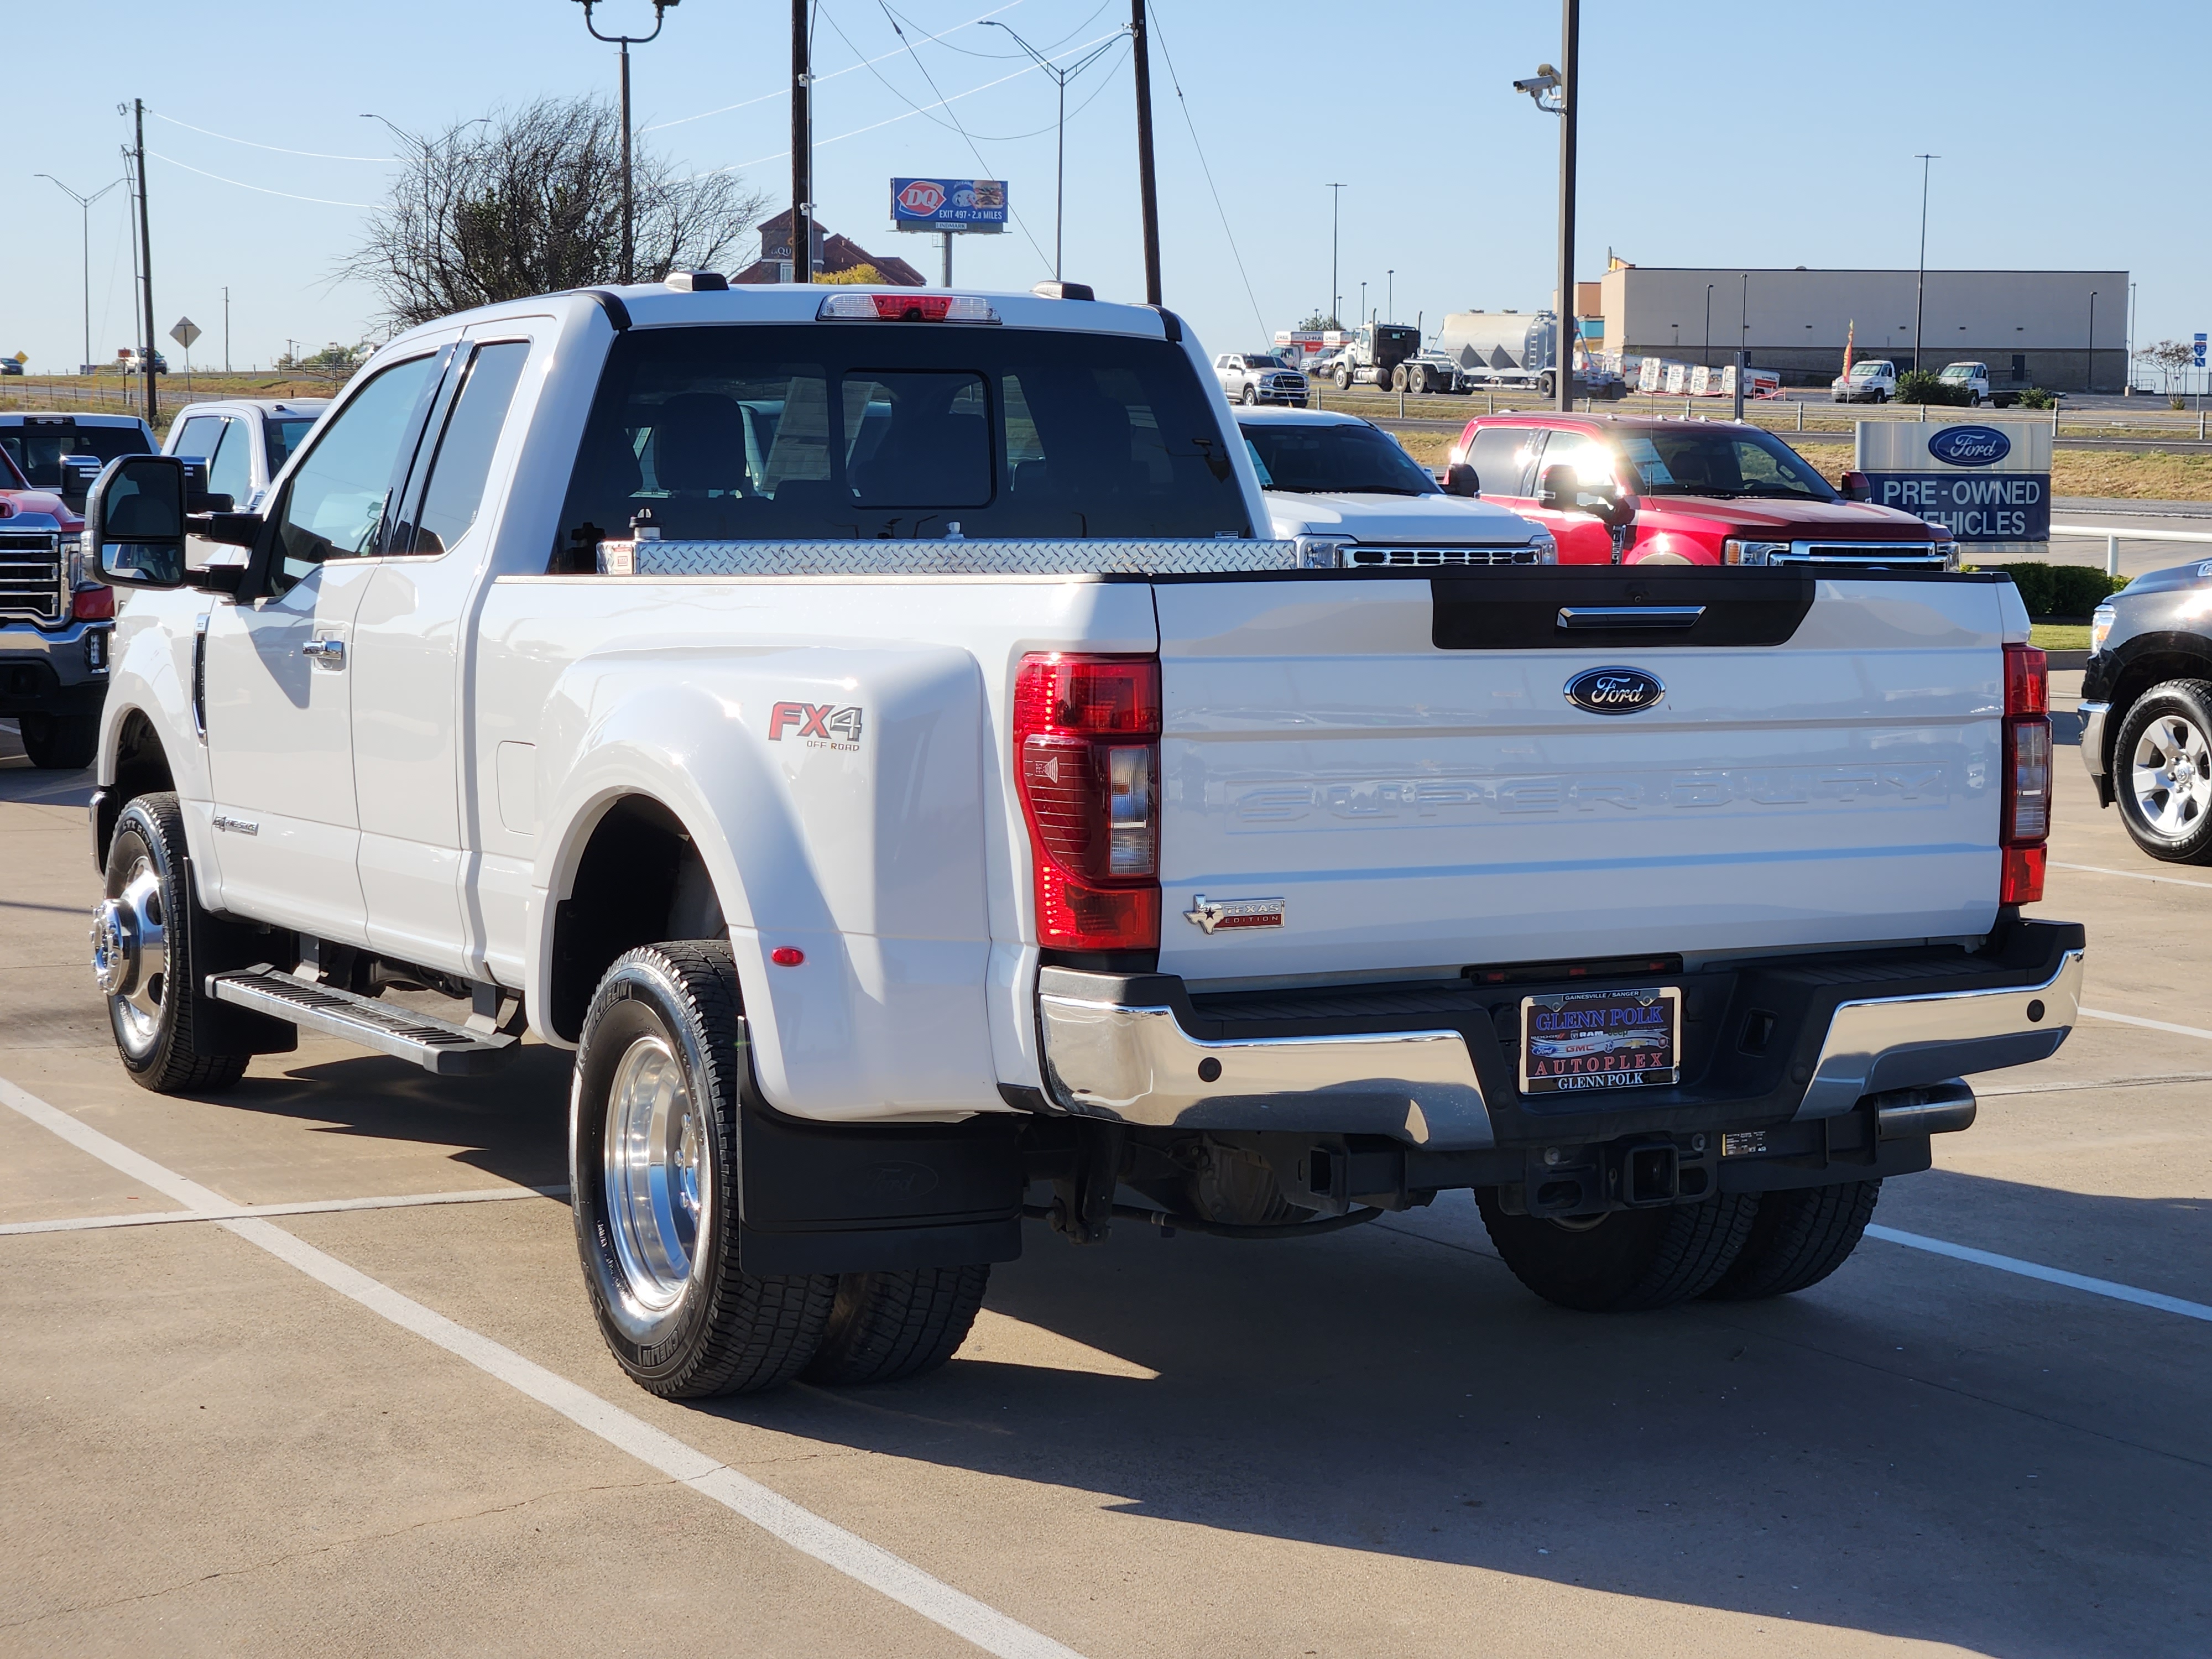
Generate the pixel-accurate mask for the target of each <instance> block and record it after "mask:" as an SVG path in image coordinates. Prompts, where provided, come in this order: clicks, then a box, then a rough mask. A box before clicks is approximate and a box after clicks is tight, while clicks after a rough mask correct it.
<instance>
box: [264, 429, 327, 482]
mask: <svg viewBox="0 0 2212 1659" xmlns="http://www.w3.org/2000/svg"><path fill="white" fill-rule="evenodd" d="M317 418H318V417H317V416H313V415H271V416H270V417H269V418H268V420H266V421H265V422H263V430H264V431H265V432H266V433H267V434H268V435H269V476H270V477H272V478H273V477H276V475H277V474H278V473H279V472H281V471H283V470H284V462H285V460H286V459H287V458H289V456H290V455H291V453H292V452H293V451H294V450H295V449H297V448H298V447H300V440H301V439H302V438H304V437H306V436H307V435H308V434H309V433H310V432H312V431H313V430H314V429H315V422H316V420H317Z"/></svg>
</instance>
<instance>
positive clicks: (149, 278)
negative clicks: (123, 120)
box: [131, 98, 161, 431]
mask: <svg viewBox="0 0 2212 1659" xmlns="http://www.w3.org/2000/svg"><path fill="white" fill-rule="evenodd" d="M131 116H132V120H133V122H134V123H135V126H136V136H135V141H134V143H133V146H132V148H133V149H135V150H136V152H137V158H138V269H139V270H141V271H142V272H143V274H144V277H145V285H144V287H143V289H142V290H141V291H142V292H143V295H144V296H145V309H144V311H143V313H142V315H143V319H144V325H145V326H144V331H143V333H141V334H140V335H139V338H140V339H142V340H143V341H145V342H146V343H145V344H144V345H143V347H141V348H140V349H139V354H138V372H139V374H140V376H141V377H142V379H143V381H144V383H145V388H146V424H147V425H148V426H150V427H154V428H155V429H156V430H157V431H158V430H159V422H158V420H157V416H159V415H160V413H161V408H160V404H159V402H158V400H157V398H156V397H155V391H154V338H155V336H154V233H153V229H152V228H151V227H150V226H149V224H148V223H147V222H146V100H144V99H143V98H134V99H132V100H131Z"/></svg>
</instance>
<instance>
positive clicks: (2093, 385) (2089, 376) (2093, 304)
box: [2081, 289, 2097, 392]
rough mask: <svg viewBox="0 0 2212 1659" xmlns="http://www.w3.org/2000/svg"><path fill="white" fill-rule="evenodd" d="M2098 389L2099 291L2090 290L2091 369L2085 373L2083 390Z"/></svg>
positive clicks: (2082, 382) (2082, 384)
mask: <svg viewBox="0 0 2212 1659" xmlns="http://www.w3.org/2000/svg"><path fill="white" fill-rule="evenodd" d="M2096 389H2097V290H2096V289H2090V290H2089V367H2088V368H2087V370H2085V371H2084V372H2083V374H2082V378H2081V390H2082V391H2084V392H2094V391H2095V390H2096Z"/></svg>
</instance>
